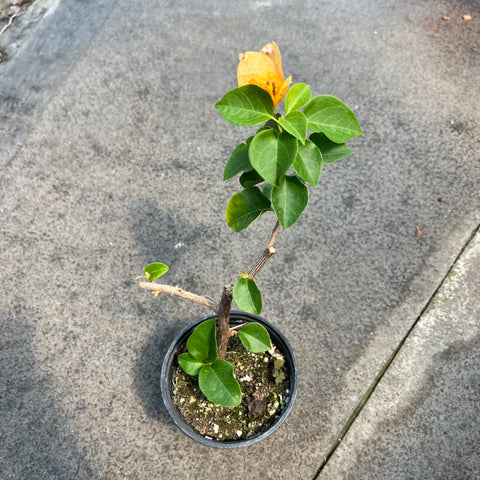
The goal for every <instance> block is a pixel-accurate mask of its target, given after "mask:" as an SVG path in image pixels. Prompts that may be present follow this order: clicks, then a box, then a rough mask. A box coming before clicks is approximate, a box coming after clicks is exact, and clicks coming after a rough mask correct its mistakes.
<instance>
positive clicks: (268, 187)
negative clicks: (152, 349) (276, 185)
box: [263, 183, 273, 201]
mask: <svg viewBox="0 0 480 480" xmlns="http://www.w3.org/2000/svg"><path fill="white" fill-rule="evenodd" d="M272 188H273V185H270V184H269V183H266V184H265V186H264V187H263V194H264V195H265V196H266V197H267V198H268V199H269V200H270V201H272Z"/></svg>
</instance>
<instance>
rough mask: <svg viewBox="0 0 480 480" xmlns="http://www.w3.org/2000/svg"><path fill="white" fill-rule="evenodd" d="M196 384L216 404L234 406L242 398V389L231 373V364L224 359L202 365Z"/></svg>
mask: <svg viewBox="0 0 480 480" xmlns="http://www.w3.org/2000/svg"><path fill="white" fill-rule="evenodd" d="M198 386H199V387H200V390H201V391H202V393H203V394H204V395H205V396H206V397H207V398H208V399H209V400H210V401H211V402H212V403H215V404H216V405H222V406H223V407H236V406H237V405H239V404H240V402H241V400H242V391H241V390H240V385H239V384H238V382H237V380H236V379H235V376H234V375H233V366H232V364H231V363H229V362H227V361H226V360H217V361H216V362H215V363H214V364H213V365H205V366H203V367H202V368H201V369H200V372H199V375H198Z"/></svg>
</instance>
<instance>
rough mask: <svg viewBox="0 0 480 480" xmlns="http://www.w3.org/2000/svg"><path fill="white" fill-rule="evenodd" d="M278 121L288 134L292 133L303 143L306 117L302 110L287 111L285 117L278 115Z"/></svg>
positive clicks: (305, 132) (305, 133)
mask: <svg viewBox="0 0 480 480" xmlns="http://www.w3.org/2000/svg"><path fill="white" fill-rule="evenodd" d="M278 123H279V124H280V125H281V126H282V128H284V129H285V130H286V131H287V132H288V133H290V135H293V136H294V137H295V138H298V139H299V140H300V141H301V142H302V143H305V137H306V136H307V117H306V116H305V115H304V114H303V113H302V112H299V111H297V110H295V111H293V112H291V113H288V114H287V116H286V117H285V118H283V117H280V118H279V119H278Z"/></svg>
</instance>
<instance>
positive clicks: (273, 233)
mask: <svg viewBox="0 0 480 480" xmlns="http://www.w3.org/2000/svg"><path fill="white" fill-rule="evenodd" d="M279 229H280V222H279V221H278V220H277V223H276V224H275V227H273V230H272V235H270V241H269V242H268V245H267V249H268V250H270V249H271V248H273V242H274V241H275V238H277V233H278V230H279Z"/></svg>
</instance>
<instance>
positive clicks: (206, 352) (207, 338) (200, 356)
mask: <svg viewBox="0 0 480 480" xmlns="http://www.w3.org/2000/svg"><path fill="white" fill-rule="evenodd" d="M187 349H188V353H189V354H190V355H191V356H192V357H193V358H194V359H195V360H200V361H201V362H203V363H210V364H211V363H213V362H214V361H215V360H216V359H217V355H218V348H217V337H216V326H215V318H211V319H210V320H206V321H205V322H202V323H201V324H200V325H199V326H198V327H197V328H196V329H195V330H194V331H193V333H192V334H191V335H190V337H188V340H187Z"/></svg>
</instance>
